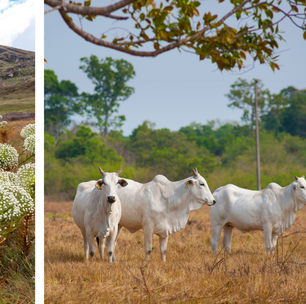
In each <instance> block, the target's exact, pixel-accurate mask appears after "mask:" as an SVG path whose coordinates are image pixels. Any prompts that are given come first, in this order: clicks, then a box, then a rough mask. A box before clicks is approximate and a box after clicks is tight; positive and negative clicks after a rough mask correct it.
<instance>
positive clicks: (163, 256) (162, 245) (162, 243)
mask: <svg viewBox="0 0 306 304" xmlns="http://www.w3.org/2000/svg"><path fill="white" fill-rule="evenodd" d="M167 243H168V236H166V237H162V236H160V237H159V245H160V257H161V260H162V261H163V262H166V253H167Z"/></svg>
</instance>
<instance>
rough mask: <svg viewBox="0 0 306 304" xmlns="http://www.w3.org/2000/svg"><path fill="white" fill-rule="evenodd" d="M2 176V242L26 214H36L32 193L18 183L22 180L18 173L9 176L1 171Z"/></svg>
mask: <svg viewBox="0 0 306 304" xmlns="http://www.w3.org/2000/svg"><path fill="white" fill-rule="evenodd" d="M12 174H14V173H12ZM3 175H4V176H3ZM0 176H1V182H0V201H1V204H0V244H1V243H3V242H4V241H5V240H6V239H7V237H8V236H9V234H11V233H12V232H13V231H14V230H15V229H16V228H17V227H18V223H19V222H20V220H21V219H22V218H23V217H24V216H26V215H32V214H34V212H35V207H34V199H33V197H32V195H31V193H29V191H27V189H26V188H24V187H22V186H20V185H18V184H20V180H19V178H18V176H17V174H15V176H12V175H11V176H9V175H6V172H3V171H1V172H0Z"/></svg>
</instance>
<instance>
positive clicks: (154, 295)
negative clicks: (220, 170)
mask: <svg viewBox="0 0 306 304" xmlns="http://www.w3.org/2000/svg"><path fill="white" fill-rule="evenodd" d="M71 207H72V202H46V203H45V303H65V304H70V303H73V304H75V303H143V302H144V303H167V302H169V303H288V302H290V303H305V301H306V285H305V282H306V239H305V237H306V210H305V209H306V208H304V210H303V209H302V212H301V211H299V212H298V214H297V217H296V220H295V222H294V224H293V226H292V227H291V228H290V229H288V230H287V231H286V232H285V233H284V236H285V235H289V234H290V235H289V236H288V237H285V238H282V239H279V243H278V244H279V245H278V251H277V252H276V253H275V254H274V255H273V256H271V257H269V256H267V255H266V254H265V248H264V239H263V233H262V232H252V233H249V234H242V233H240V232H239V231H237V230H234V235H233V240H232V252H233V253H232V255H228V254H225V253H224V251H223V250H222V248H221V241H220V244H219V250H220V253H219V255H218V256H217V257H213V256H212V254H211V249H210V243H209V239H210V234H211V228H210V220H209V209H208V207H203V208H202V209H200V210H199V211H197V212H192V213H191V215H190V217H189V222H188V225H187V226H186V227H185V228H184V229H183V230H182V231H180V232H178V233H175V234H173V235H171V236H170V237H169V242H168V248H167V262H165V263H162V262H161V261H160V254H159V243H158V237H156V236H154V240H153V246H154V249H153V251H152V254H151V257H150V258H151V260H150V261H149V262H148V263H147V262H144V261H143V259H144V250H143V243H144V242H143V234H142V233H141V232H137V233H134V234H131V233H129V232H128V231H127V230H124V231H123V232H122V234H121V236H120V239H119V240H118V244H117V248H116V257H117V260H118V261H119V262H117V263H115V264H108V263H107V261H106V258H105V261H103V262H102V261H100V260H99V253H98V250H96V254H95V256H94V260H93V261H92V262H90V261H85V258H84V253H83V240H82V236H81V232H80V231H79V229H78V227H77V226H76V225H75V223H74V221H73V219H72V217H71ZM298 231H300V232H299V233H296V232H298ZM221 237H222V236H221Z"/></svg>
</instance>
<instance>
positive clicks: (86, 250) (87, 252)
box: [81, 229, 89, 259]
mask: <svg viewBox="0 0 306 304" xmlns="http://www.w3.org/2000/svg"><path fill="white" fill-rule="evenodd" d="M81 232H82V236H83V241H84V252H85V259H88V254H89V248H88V242H87V239H86V230H85V229H81Z"/></svg>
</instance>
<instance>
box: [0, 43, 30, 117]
mask: <svg viewBox="0 0 306 304" xmlns="http://www.w3.org/2000/svg"><path fill="white" fill-rule="evenodd" d="M11 112H30V113H34V112H35V53H34V52H30V51H25V50H20V49H16V48H12V47H7V46H1V45H0V114H2V115H3V114H6V113H11Z"/></svg>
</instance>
